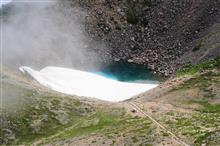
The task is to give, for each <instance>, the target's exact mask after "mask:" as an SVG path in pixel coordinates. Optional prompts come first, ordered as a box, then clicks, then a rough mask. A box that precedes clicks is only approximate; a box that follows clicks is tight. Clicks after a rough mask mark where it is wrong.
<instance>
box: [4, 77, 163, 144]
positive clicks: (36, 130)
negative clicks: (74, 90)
mask: <svg viewBox="0 0 220 146" xmlns="http://www.w3.org/2000/svg"><path fill="white" fill-rule="evenodd" d="M1 77H2V79H3V86H2V87H3V98H2V99H3V100H2V102H3V104H2V105H3V106H2V107H1V115H0V120H1V131H0V140H1V141H0V142H1V144H6V145H20V144H23V145H31V144H36V145H42V144H47V143H50V144H53V145H59V146H60V145H63V144H68V143H69V144H71V143H73V142H79V143H78V144H77V145H82V144H83V142H85V141H86V142H87V144H94V145H97V143H98V144H104V143H106V144H107V145H111V144H117V143H118V144H119V143H124V144H134V143H138V144H143V145H147V144H149V145H151V144H152V143H154V142H155V141H159V142H160V139H162V137H163V135H162V134H155V131H154V130H153V129H154V128H155V127H154V125H153V124H152V123H151V121H149V119H146V118H137V117H135V118H134V117H131V116H130V115H128V114H126V112H125V110H124V109H123V108H119V107H114V106H111V104H109V103H108V104H106V105H105V103H103V102H101V103H102V104H101V106H97V104H92V103H90V102H89V103H88V102H87V103H85V102H83V101H79V100H78V99H76V98H73V97H67V96H64V95H62V96H61V95H58V94H57V95H56V94H55V93H49V92H43V91H40V90H38V89H36V88H33V87H31V86H30V85H29V84H25V83H23V82H19V81H16V80H13V79H11V78H10V77H8V76H5V75H2V76H1ZM94 135H95V136H94ZM154 135H155V136H154ZM140 136H141V137H140ZM89 137H93V138H92V140H90V141H89V140H87V139H88V138H89ZM100 137H101V138H100ZM119 137H120V140H118V139H119ZM152 140H154V141H152ZM60 142H61V143H60Z"/></svg>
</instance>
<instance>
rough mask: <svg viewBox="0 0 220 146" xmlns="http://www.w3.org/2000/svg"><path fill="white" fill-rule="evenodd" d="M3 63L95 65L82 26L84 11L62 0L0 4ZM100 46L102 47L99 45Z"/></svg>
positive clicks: (12, 64) (95, 58)
mask: <svg viewBox="0 0 220 146" xmlns="http://www.w3.org/2000/svg"><path fill="white" fill-rule="evenodd" d="M2 9H3V11H4V14H3V16H2V17H1V19H3V29H2V31H3V34H2V36H3V40H2V46H3V55H2V57H3V65H6V66H10V67H13V68H18V67H19V66H22V65H27V66H31V67H34V68H37V69H40V68H43V67H45V66H60V67H69V68H78V69H85V68H97V67H98V66H99V63H98V62H99V61H98V60H97V58H98V56H97V55H96V53H95V52H94V51H92V48H91V45H90V43H91V40H90V39H89V38H88V37H87V36H86V33H85V31H84V28H83V25H82V24H83V19H82V18H84V17H85V13H84V12H83V11H82V10H81V9H80V8H77V7H76V6H74V4H73V3H70V2H68V1H66V0H60V1H58V0H53V1H45V2H28V1H26V2H22V1H20V2H19V1H16V0H14V1H13V2H11V3H10V4H9V5H7V6H6V5H3V7H2ZM100 47H102V46H101V45H100Z"/></svg>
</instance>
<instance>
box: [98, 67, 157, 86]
mask: <svg viewBox="0 0 220 146" xmlns="http://www.w3.org/2000/svg"><path fill="white" fill-rule="evenodd" d="M97 74H99V75H102V76H104V77H107V78H110V79H114V80H118V81H123V82H145V81H146V82H148V83H149V81H152V82H156V81H158V77H157V76H155V75H154V74H153V73H152V72H150V71H149V70H148V69H147V68H146V67H145V66H143V65H138V64H132V63H114V64H111V65H107V66H105V67H103V68H102V69H101V71H99V72H97Z"/></svg>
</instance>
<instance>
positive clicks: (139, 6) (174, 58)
mask: <svg viewBox="0 0 220 146" xmlns="http://www.w3.org/2000/svg"><path fill="white" fill-rule="evenodd" d="M78 4H79V5H80V7H82V8H83V9H84V10H85V11H87V15H86V17H85V25H86V30H87V32H88V34H89V35H90V37H92V38H93V39H94V40H101V41H103V42H105V43H106V44H107V48H106V49H104V48H101V49H98V50H96V51H98V52H99V54H100V56H101V57H102V60H104V61H107V62H109V61H110V62H114V61H127V62H133V63H137V64H144V65H146V66H147V67H148V68H149V69H151V70H152V71H154V72H155V73H156V72H157V73H159V74H162V75H164V76H170V75H171V74H172V73H173V72H175V71H176V70H177V69H178V68H179V67H181V66H182V65H183V64H185V63H187V62H189V61H191V62H193V63H198V62H201V61H202V60H204V59H211V58H213V57H215V56H216V55H217V54H219V53H220V51H219V50H220V48H219V40H220V37H219V33H220V24H219V18H220V17H219V16H220V1H219V0H191V1H189V0H114V1H110V0H83V1H81V0H80V1H78ZM207 42H212V43H210V44H209V43H207ZM198 56H199V57H198Z"/></svg>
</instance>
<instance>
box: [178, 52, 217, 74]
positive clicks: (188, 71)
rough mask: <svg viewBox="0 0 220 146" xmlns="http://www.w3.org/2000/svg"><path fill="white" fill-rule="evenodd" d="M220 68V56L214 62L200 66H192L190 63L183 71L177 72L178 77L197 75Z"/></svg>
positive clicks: (203, 63)
mask: <svg viewBox="0 0 220 146" xmlns="http://www.w3.org/2000/svg"><path fill="white" fill-rule="evenodd" d="M219 67H220V56H218V57H216V58H215V59H213V60H210V61H203V62H202V63H199V64H195V65H193V64H191V63H188V64H186V65H184V66H183V67H182V68H181V69H179V70H177V72H176V75H177V76H181V75H186V74H196V73H198V72H201V71H204V70H207V69H213V68H219Z"/></svg>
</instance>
